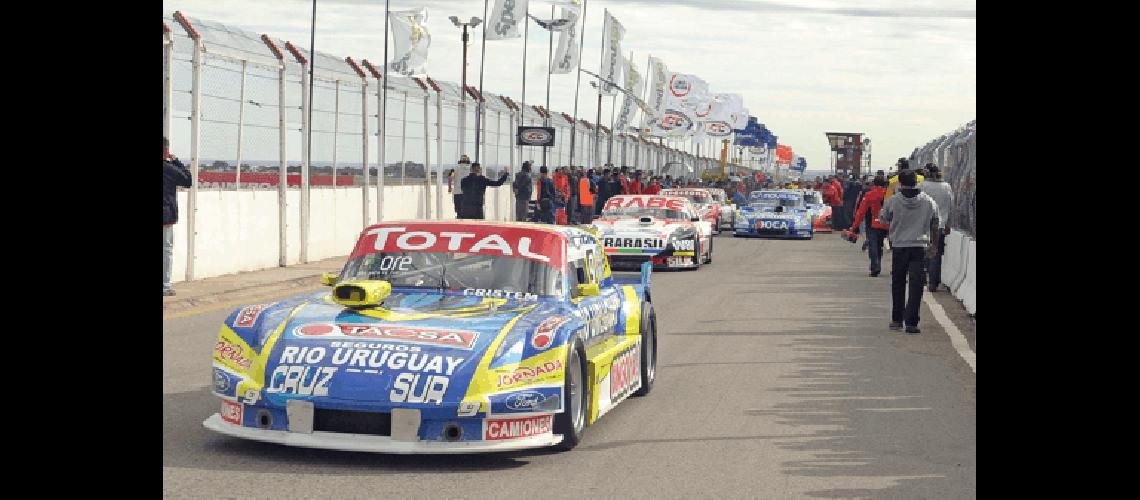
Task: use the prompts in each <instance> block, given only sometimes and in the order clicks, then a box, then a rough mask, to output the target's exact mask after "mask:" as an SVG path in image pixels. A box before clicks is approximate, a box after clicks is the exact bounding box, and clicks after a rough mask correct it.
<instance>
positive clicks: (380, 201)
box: [314, 0, 392, 222]
mask: <svg viewBox="0 0 1140 500" xmlns="http://www.w3.org/2000/svg"><path fill="white" fill-rule="evenodd" d="M390 6H391V0H384V72H383V73H384V74H383V75H382V76H383V78H381V79H380V96H381V97H380V130H378V131H377V132H378V133H379V136H380V137H379V138H380V165H379V166H378V167H379V168H377V169H376V177H377V178H376V222H383V220H384V219H383V216H384V198H383V195H384V162H385V161H386V160H387V158H385V156H386V152H387V151H386V150H387V148H385V146H387V141H385V140H384V139H385V136H386V135H387V134H388V25H389V24H391V22H392V19H391V17H392V14H391V12H390V10H389V7H390ZM314 64H315V63H314ZM364 168H365V169H367V168H368V165H364Z"/></svg>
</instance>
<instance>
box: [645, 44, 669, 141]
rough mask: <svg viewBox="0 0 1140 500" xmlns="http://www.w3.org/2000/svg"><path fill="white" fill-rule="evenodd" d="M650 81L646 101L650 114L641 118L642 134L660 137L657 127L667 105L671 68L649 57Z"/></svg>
mask: <svg viewBox="0 0 1140 500" xmlns="http://www.w3.org/2000/svg"><path fill="white" fill-rule="evenodd" d="M648 73H649V81H650V82H651V83H650V84H649V87H648V89H647V90H648V91H649V94H648V95H646V96H645V99H646V100H647V101H649V102H648V104H649V112H648V113H645V114H643V115H642V117H641V133H642V134H643V135H658V134H656V133H655V132H659V130H657V129H655V125H656V123H657V122H658V120H660V119H661V116H662V114H663V113H664V109H663V107H664V104H665V92H666V90H665V85H666V83H667V80H668V78H669V68H667V67H666V66H665V63H664V62H663V61H661V60H660V59H658V58H656V57H652V56H650V57H649V69H648Z"/></svg>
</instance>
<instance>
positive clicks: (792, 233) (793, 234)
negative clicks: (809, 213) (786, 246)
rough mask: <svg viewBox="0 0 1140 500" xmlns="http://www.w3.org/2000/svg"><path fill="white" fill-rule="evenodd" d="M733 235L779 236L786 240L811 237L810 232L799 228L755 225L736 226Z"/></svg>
mask: <svg viewBox="0 0 1140 500" xmlns="http://www.w3.org/2000/svg"><path fill="white" fill-rule="evenodd" d="M734 235H735V236H752V237H757V238H779V239H786V240H807V239H811V237H812V233H811V232H810V231H809V232H808V233H800V230H798V229H797V230H787V229H776V230H773V229H763V230H759V229H756V228H755V227H740V226H737V227H736V232H735V233H734Z"/></svg>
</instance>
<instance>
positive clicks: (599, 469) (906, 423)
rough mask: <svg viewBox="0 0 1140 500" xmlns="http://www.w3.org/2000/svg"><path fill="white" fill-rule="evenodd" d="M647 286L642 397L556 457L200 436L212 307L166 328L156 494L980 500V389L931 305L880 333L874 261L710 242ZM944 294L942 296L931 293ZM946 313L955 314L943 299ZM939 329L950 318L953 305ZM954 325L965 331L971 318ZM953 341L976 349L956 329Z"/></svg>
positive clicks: (884, 304)
mask: <svg viewBox="0 0 1140 500" xmlns="http://www.w3.org/2000/svg"><path fill="white" fill-rule="evenodd" d="M714 248H715V254H714V259H715V260H714V263H713V264H711V265H708V266H706V267H703V268H702V269H701V270H700V271H697V272H671V273H667V272H661V273H655V274H654V288H653V299H654V306H655V307H656V309H657V314H658V324H659V328H660V332H659V335H660V337H659V339H660V340H659V342H660V346H659V357H660V359H659V362H658V375H657V377H658V378H657V381H656V383H655V385H654V388H653V392H652V393H651V394H650V395H649V396H647V397H645V398H631V399H629V400H628V401H627V402H625V403H623V404H622V405H620V406H618V407H617V408H616V409H615V410H614V411H612V412H610V413H608V414H606V416H605V417H603V418H602V419H601V420H600V421H599V422H598V423H597V424H596V425H594V426H592V427H589V428H588V429H587V432H586V435H585V437H584V440H583V442H582V444H580V445H579V446H578V447H577V448H576V449H575V450H573V451H571V452H567V453H553V452H547V451H531V452H515V453H507V454H489V455H460V456H401V455H378V454H366V453H347V452H336V451H325V450H310V449H304V448H290V447H284V446H277V445H270V444H263V443H257V442H250V441H243V440H239V439H236V438H230V437H226V436H222V435H219V434H215V433H213V432H211V431H208V430H206V429H205V428H203V427H202V424H201V422H202V420H203V419H205V418H206V417H208V416H210V415H211V414H213V413H214V412H216V411H218V400H217V398H215V397H213V396H212V395H211V394H210V392H209V383H210V373H211V372H210V352H211V351H210V349H211V347H212V345H213V340H214V337H215V335H216V334H217V328H218V325H219V324H220V322H221V321H222V320H223V319H224V317H225V316H226V315H227V313H228V312H229V311H228V310H214V311H207V312H203V313H201V314H195V315H190V316H187V317H181V318H177V319H171V320H167V321H164V322H163V334H162V335H163V397H162V413H163V427H162V475H163V493H164V495H169V496H179V497H254V496H256V497H334V496H335V497H385V498H404V497H408V498H413V497H414V498H424V497H431V498H439V497H465V498H468V497H470V498H491V497H494V498H502V497H523V496H525V497H571V496H577V497H583V496H586V497H590V498H595V497H606V498H615V497H621V498H633V497H636V498H648V497H653V498H693V497H700V498H706V497H727V498H796V497H825V498H834V497H843V498H849V497H874V498H964V497H976V496H977V388H976V383H977V378H976V375H975V374H974V373H973V372H972V371H971V370H970V368H969V366H968V365H967V364H966V363H965V362H964V361H963V360H962V358H961V357H960V356H959V355H958V354H957V352H956V351H955V350H954V348H953V347H952V346H951V343H950V339H949V337H948V335H947V334H946V332H945V331H944V330H943V329H942V328H941V327H940V326H939V325H938V324H937V322H936V321H935V320H934V317H933V316H932V314H931V312H930V309H929V308H927V306H925V305H924V306H923V308H922V312H921V314H922V323H921V324H920V326H921V327H922V333H921V334H919V335H917V336H908V335H905V334H903V333H900V332H892V331H890V330H888V329H887V323H888V314H889V311H890V300H889V297H890V295H889V293H890V277H889V274H890V273H889V269H890V265H889V263H890V260H889V257H888V258H887V259H884V265H883V268H884V269H885V270H888V271H887V272H885V273H884V274H883V275H881V276H880V277H878V278H870V277H867V273H866V266H867V260H866V254H865V253H861V252H859V250H858V248H857V247H854V246H853V245H851V244H849V243H846V242H844V241H842V240H840V239H839V237H838V236H836V235H821V236H819V237H817V239H815V240H813V241H773V240H751V239H749V240H744V239H737V238H732V237H731V236H729V235H728V234H727V233H726V234H725V235H723V236H720V237H717V238H716V241H715V246H714ZM941 294H942V295H947V293H946V292H945V291H943V292H941ZM939 299H942V300H939V302H940V303H941V304H943V307H945V308H947V310H948V311H950V309H951V308H953V307H957V308H958V309H960V306H958V305H956V304H955V303H954V302H953V301H952V300H945V299H946V297H939ZM950 312H951V314H950V315H951V317H952V318H958V319H961V318H963V315H962V314H960V313H958V312H957V311H956V310H955V311H950ZM967 321H968V320H967ZM966 326H967V327H968V328H964V327H963V326H962V325H959V328H960V329H962V330H963V331H965V332H966V335H967V337H969V343H970V346H971V347H975V346H976V339H975V338H973V327H972V325H966Z"/></svg>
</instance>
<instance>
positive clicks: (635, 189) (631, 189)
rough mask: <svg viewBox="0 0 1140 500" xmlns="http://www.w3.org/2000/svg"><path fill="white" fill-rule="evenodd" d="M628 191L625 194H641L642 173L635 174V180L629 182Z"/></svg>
mask: <svg viewBox="0 0 1140 500" xmlns="http://www.w3.org/2000/svg"><path fill="white" fill-rule="evenodd" d="M627 189H628V191H626V193H625V194H641V171H640V170H639V171H637V172H634V173H633V179H632V180H630V181H629V185H628V186H627Z"/></svg>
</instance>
